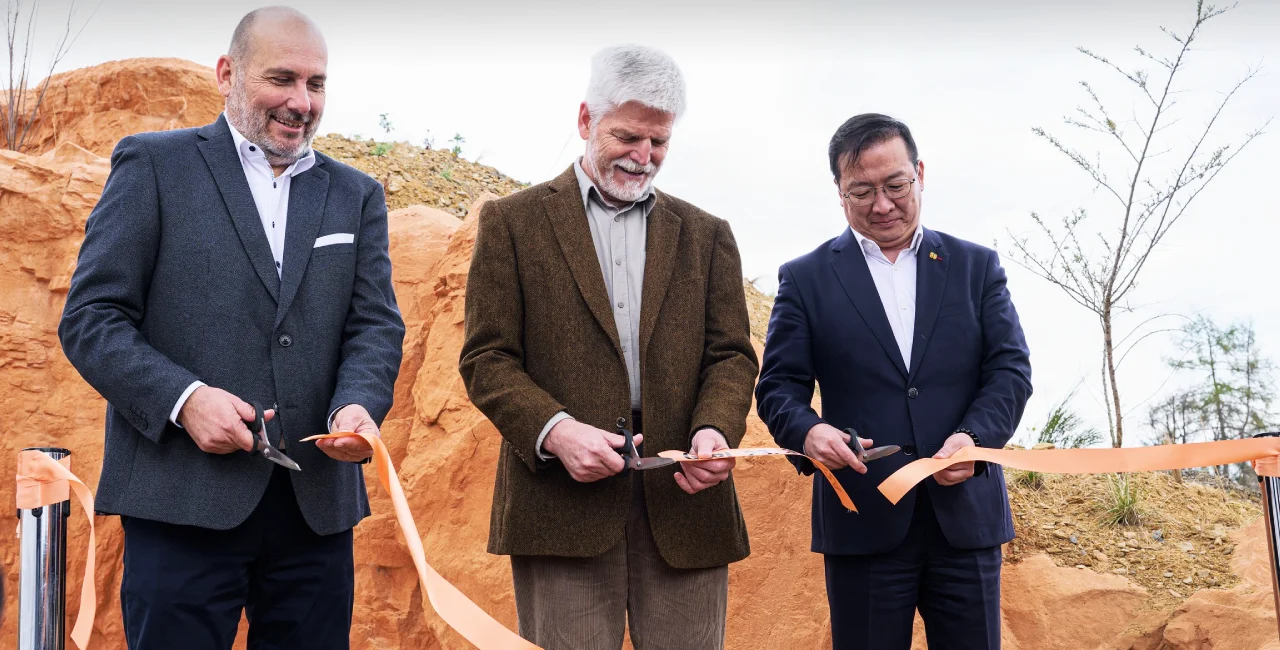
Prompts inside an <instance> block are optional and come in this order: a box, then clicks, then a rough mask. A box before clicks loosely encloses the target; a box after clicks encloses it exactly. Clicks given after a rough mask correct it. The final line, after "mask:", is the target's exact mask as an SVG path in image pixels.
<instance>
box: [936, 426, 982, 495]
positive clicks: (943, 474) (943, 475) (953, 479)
mask: <svg viewBox="0 0 1280 650" xmlns="http://www.w3.org/2000/svg"><path fill="white" fill-rule="evenodd" d="M973 446H974V444H973V438H970V437H969V434H967V433H953V434H951V437H949V438H947V441H946V442H945V443H943V445H942V449H939V450H938V453H936V454H934V455H933V457H934V458H951V457H952V456H953V455H955V453H956V452H957V451H960V448H961V447H973ZM971 476H973V461H968V462H965V463H960V464H959V465H952V466H951V467H948V468H947V469H944V470H942V471H940V472H938V473H936V474H934V475H933V478H934V479H936V480H937V481H938V485H956V484H958V483H963V482H964V481H966V480H967V479H969V477H971Z"/></svg>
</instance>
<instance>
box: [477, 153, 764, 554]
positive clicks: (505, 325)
mask: <svg viewBox="0 0 1280 650" xmlns="http://www.w3.org/2000/svg"><path fill="white" fill-rule="evenodd" d="M639 343H640V381H641V402H642V410H643V412H644V446H645V451H646V454H647V455H655V454H656V453H657V452H658V451H662V450H667V449H679V450H688V449H689V445H690V440H691V438H692V436H693V433H694V432H695V431H697V430H698V429H700V428H703V427H707V426H711V427H715V428H717V429H719V430H720V431H722V432H723V433H724V435H725V437H726V438H727V439H728V441H729V444H730V445H732V446H735V447H736V446H737V445H738V443H739V442H741V440H742V436H743V435H744V433H745V432H746V416H747V410H748V409H749V408H750V407H751V391H752V387H753V385H754V383H755V378H756V373H757V371H758V366H757V360H756V355H755V350H754V349H753V348H752V346H751V334H750V325H749V322H748V317H747V306H746V298H745V296H744V294H743V290H742V270H741V262H740V261H739V258H738V248H737V244H736V243H735V242H734V239H733V234H732V232H730V230H729V224H728V222H726V221H724V220H722V219H718V218H716V217H713V216H711V215H709V214H707V213H706V212H703V211H702V210H699V209H698V208H696V207H694V206H692V205H690V204H689V203H686V202H684V201H681V200H680V199H677V198H675V197H673V196H670V195H668V194H664V193H662V192H658V193H657V200H656V202H655V204H654V207H653V210H652V212H650V214H649V220H648V227H647V236H646V252H645V269H644V289H643V293H642V296H641V305H640V341H639ZM460 370H461V372H462V379H463V382H464V383H465V384H466V386H467V393H468V395H470V397H471V401H472V402H474V403H475V404H476V406H477V407H479V409H480V410H481V411H482V412H483V413H484V414H485V415H486V416H487V417H488V418H489V419H490V420H492V421H493V423H494V425H495V426H497V428H498V431H499V432H501V434H502V437H503V442H502V451H501V452H500V454H501V456H500V457H499V459H498V475H497V482H496V485H495V488H494V494H493V511H492V513H491V515H490V521H489V552H491V553H496V554H502V555H557V556H568V557H591V556H595V555H599V554H601V553H603V552H605V551H606V550H608V549H609V548H610V547H612V546H613V545H614V544H615V543H617V542H618V541H619V540H621V539H622V535H623V530H624V526H625V524H626V520H627V514H628V510H629V507H630V504H631V481H630V480H628V478H627V477H623V476H613V477H610V478H608V479H604V480H601V481H596V482H593V483H578V482H576V481H574V480H573V479H572V478H571V477H570V476H569V473H568V472H567V471H565V469H564V467H563V466H562V465H560V463H559V462H558V461H552V462H542V461H539V460H538V456H537V453H536V451H535V449H534V446H535V444H536V441H537V437H538V434H539V433H540V432H541V431H542V427H543V426H544V425H546V422H547V420H548V419H550V418H551V416H553V415H555V414H556V413H557V412H558V411H562V410H563V411H565V412H567V413H568V414H569V415H572V416H573V417H574V418H575V419H577V420H579V421H581V422H584V423H586V424H590V425H592V426H596V427H599V428H601V429H604V430H605V431H610V432H614V431H617V426H618V421H619V419H625V420H626V421H627V422H628V426H630V423H629V421H630V414H631V398H630V388H629V386H628V383H627V370H626V364H625V362H624V361H623V356H622V349H621V345H620V344H619V342H618V332H617V327H616V326H615V325H614V319H613V312H612V310H611V309H610V306H609V298H608V294H607V292H606V290H605V284H604V277H603V274H602V273H601V271H600V263H599V261H598V260H597V257H596V252H595V245H594V244H593V243H592V240H591V231H590V228H589V227H588V225H587V214H586V210H585V208H584V207H583V205H582V194H581V192H580V191H579V189H578V181H577V178H576V176H575V175H574V172H573V168H572V167H570V168H569V169H568V170H567V171H565V173H563V174H561V175H560V176H559V177H558V178H556V179H554V180H552V181H550V182H547V183H543V184H541V185H537V186H534V187H531V188H529V189H526V190H524V191H521V192H518V193H516V194H514V195H512V196H509V197H506V198H503V199H499V200H494V201H490V202H488V203H487V204H485V206H484V208H483V209H482V210H481V211H480V224H479V232H478V234H477V235H476V246H475V253H474V255H473V257H472V258H471V270H470V273H469V275H468V278H467V301H466V334H465V340H464V341H463V346H462V357H461V362H460ZM675 470H676V467H675V466H673V467H664V468H659V469H654V470H646V471H645V472H644V490H645V498H646V499H647V503H648V509H649V520H650V524H651V527H652V529H653V537H654V540H655V541H656V543H657V546H658V550H659V552H660V553H661V554H662V557H663V558H664V559H665V560H666V561H667V563H668V564H670V565H671V566H673V567H676V568H702V567H711V566H720V565H724V564H728V563H730V562H735V561H737V560H741V559H743V558H744V557H746V556H747V554H748V553H749V552H750V549H749V547H748V544H747V530H746V525H745V523H744V522H743V519H742V511H741V510H740V509H739V507H738V499H737V493H736V492H735V491H734V487H733V481H732V479H730V480H727V481H725V482H724V483H722V484H720V485H717V486H715V487H713V488H709V489H707V490H703V491H702V492H699V493H698V494H695V495H688V494H685V493H684V491H682V490H681V489H680V487H679V486H678V485H677V484H676V482H675V479H674V478H673V476H672V475H673V474H674V473H675Z"/></svg>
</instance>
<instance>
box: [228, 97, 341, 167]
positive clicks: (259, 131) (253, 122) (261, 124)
mask: <svg viewBox="0 0 1280 650" xmlns="http://www.w3.org/2000/svg"><path fill="white" fill-rule="evenodd" d="M246 95H247V93H246V92H245V91H244V89H243V88H242V87H240V84H239V83H237V84H236V87H235V90H234V92H232V94H231V97H228V98H227V106H226V110H227V120H228V121H230V122H231V125H232V126H234V127H236V130H237V131H239V132H240V135H243V136H244V138H245V139H246V140H248V141H249V142H252V143H254V144H256V145H258V147H260V148H261V149H262V153H263V154H264V155H266V157H267V162H269V163H271V164H272V165H292V164H293V163H295V162H297V161H298V160H299V159H301V158H302V157H303V156H306V155H307V153H308V152H310V151H311V141H312V140H314V139H315V137H316V132H317V131H318V130H319V126H320V123H319V121H318V120H316V121H312V122H308V123H307V125H306V126H305V127H303V128H304V130H303V139H302V142H300V143H298V146H297V147H294V148H293V150H292V151H281V150H280V149H279V148H278V147H276V146H275V145H273V144H272V142H271V138H270V137H269V136H268V132H267V128H268V125H267V122H268V121H269V120H270V119H271V118H270V117H268V116H267V115H266V114H261V115H259V116H258V117H259V118H261V119H254V117H253V115H252V113H251V111H250V110H249V107H248V106H246V105H245V99H244V98H245V97H246Z"/></svg>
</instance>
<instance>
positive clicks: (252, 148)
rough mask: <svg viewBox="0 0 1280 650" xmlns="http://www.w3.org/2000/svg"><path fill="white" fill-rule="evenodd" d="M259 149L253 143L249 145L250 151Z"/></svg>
mask: <svg viewBox="0 0 1280 650" xmlns="http://www.w3.org/2000/svg"><path fill="white" fill-rule="evenodd" d="M257 150H258V148H257V147H255V146H253V145H249V151H257Z"/></svg>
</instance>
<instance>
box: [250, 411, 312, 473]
mask: <svg viewBox="0 0 1280 650" xmlns="http://www.w3.org/2000/svg"><path fill="white" fill-rule="evenodd" d="M250 406H252V407H253V421H252V422H249V423H248V425H249V433H252V434H253V437H254V442H256V443H257V444H256V445H254V450H253V451H251V452H249V453H250V454H257V453H258V452H262V456H263V458H266V459H267V460H269V461H271V462H273V463H275V464H277V465H283V466H285V467H288V468H289V469H291V470H293V471H295V472H301V471H302V468H301V467H298V464H297V463H295V462H293V459H292V458H289V457H288V456H285V455H284V454H282V453H280V450H279V449H276V448H275V447H272V446H271V443H270V442H268V441H267V420H266V413H265V412H264V411H263V410H262V407H261V406H258V405H257V404H254V403H250Z"/></svg>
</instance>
